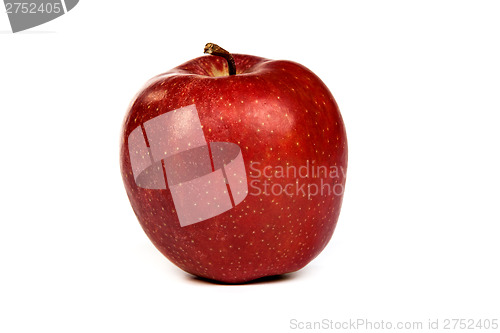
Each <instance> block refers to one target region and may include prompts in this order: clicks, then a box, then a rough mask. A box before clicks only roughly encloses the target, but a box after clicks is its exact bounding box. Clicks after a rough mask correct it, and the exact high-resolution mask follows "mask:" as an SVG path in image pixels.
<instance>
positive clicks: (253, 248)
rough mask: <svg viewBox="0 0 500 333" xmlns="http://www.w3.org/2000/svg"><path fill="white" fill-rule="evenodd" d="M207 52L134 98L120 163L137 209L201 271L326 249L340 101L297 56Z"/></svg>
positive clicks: (337, 162) (229, 276) (337, 174)
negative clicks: (280, 57)
mask: <svg viewBox="0 0 500 333" xmlns="http://www.w3.org/2000/svg"><path fill="white" fill-rule="evenodd" d="M205 51H206V53H211V55H206V56H203V57H199V58H196V59H193V60H191V61H188V62H186V63H184V64H182V65H180V66H178V67H176V68H174V69H172V70H170V71H168V72H166V73H164V74H161V75H158V76H156V77H154V78H153V79H151V80H150V81H149V82H147V83H146V85H145V86H144V88H143V89H142V90H141V91H140V92H139V93H138V94H137V96H136V97H135V99H134V100H133V102H132V103H131V106H130V108H129V110H128V113H127V115H126V117H125V121H124V124H123V130H122V134H121V148H120V163H121V171H122V176H123V181H124V183H125V189H126V192H127V195H128V197H129V199H130V203H131V205H132V208H133V210H134V212H135V214H136V216H137V218H138V219H139V222H140V224H141V225H142V227H143V229H144V231H145V232H146V234H147V236H148V237H149V238H150V239H151V241H152V242H153V244H154V245H155V246H156V247H157V248H158V250H160V251H161V252H162V253H163V254H164V255H165V256H166V257H167V258H168V259H170V260H171V261H172V262H173V263H174V264H175V265H177V266H178V267H180V268H181V269H183V270H185V271H186V272H189V273H191V274H194V275H196V276H199V277H203V278H206V279H210V280H215V281H221V282H226V283H242V282H247V281H251V280H254V279H257V278H261V277H265V276H274V275H280V274H284V273H289V272H293V271H297V270H299V269H301V268H302V267H304V266H305V265H306V264H308V263H309V262H310V261H311V260H312V259H314V258H315V257H316V256H317V255H318V254H319V253H320V252H321V251H322V250H323V249H324V248H325V246H326V245H327V243H328V242H329V240H330V238H331V237H332V234H333V231H334V229H335V226H336V224H337V219H338V216H339V212H340V207H341V204H342V196H343V190H344V185H345V171H346V167H347V141H346V133H345V128H344V123H343V121H342V117H341V115H340V112H339V109H338V106H337V104H336V102H335V100H334V98H333V96H332V94H331V93H330V91H329V90H328V88H327V87H326V86H325V84H324V83H323V82H322V81H321V80H320V79H319V78H318V77H317V76H316V75H315V74H314V73H312V72H311V71H310V70H308V69H307V68H305V67H304V66H302V65H300V64H297V63H294V62H291V61H282V60H279V61H274V60H268V59H264V58H260V57H255V56H250V55H240V54H234V55H230V54H229V53H227V52H226V51H225V50H223V49H221V48H219V47H218V46H216V45H215V44H207V48H206V50H205ZM230 74H231V75H230Z"/></svg>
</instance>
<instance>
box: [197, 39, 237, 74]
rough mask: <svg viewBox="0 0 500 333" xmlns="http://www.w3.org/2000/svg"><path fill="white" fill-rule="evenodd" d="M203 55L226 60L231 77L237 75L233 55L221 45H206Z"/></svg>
mask: <svg viewBox="0 0 500 333" xmlns="http://www.w3.org/2000/svg"><path fill="white" fill-rule="evenodd" d="M203 53H207V54H211V55H215V56H219V57H223V58H224V59H226V60H227V66H228V67H229V75H235V74H236V64H235V63H234V58H233V55H232V54H231V53H229V52H227V51H226V50H224V49H223V48H222V47H220V46H219V45H217V44H214V43H207V45H205V50H204V51H203Z"/></svg>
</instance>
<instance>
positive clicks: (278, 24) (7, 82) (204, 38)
mask: <svg viewBox="0 0 500 333" xmlns="http://www.w3.org/2000/svg"><path fill="white" fill-rule="evenodd" d="M499 15H500V3H499V2H498V1H411V2H410V1H301V2H294V1H276V2H272V1H246V2H238V1H225V2H216V1H199V2H189V1H182V2H181V1H175V2H174V1H152V0H142V1H91V0H83V1H80V3H79V4H78V5H77V6H76V7H75V8H74V9H73V10H72V11H70V12H69V13H68V14H67V15H65V16H63V17H60V18H58V19H56V20H54V21H52V22H49V23H47V24H45V25H42V26H39V27H36V28H33V29H31V30H29V31H26V32H24V33H18V34H12V33H11V32H10V31H9V30H10V27H9V24H8V19H7V16H6V14H4V13H3V10H2V13H0V32H1V33H0V50H1V53H0V115H1V117H0V124H1V129H0V142H1V146H0V147H1V163H0V175H1V179H2V181H1V183H0V195H1V198H0V199H1V200H0V205H1V209H0V214H1V215H0V221H1V222H0V331H1V332H8V333H10V332H273V333H274V332H291V331H299V330H298V329H295V330H293V329H292V328H291V325H290V320H292V319H296V320H298V321H301V322H307V321H320V320H323V319H329V320H333V321H348V320H349V319H351V320H355V319H358V318H360V319H367V320H371V321H373V322H380V321H381V320H384V321H386V322H387V321H392V322H394V323H395V322H397V321H422V322H423V323H424V327H426V325H427V322H428V319H433V320H435V319H440V320H441V322H440V323H441V324H442V323H443V321H444V320H445V319H447V318H464V319H486V318H488V319H493V318H499V317H500V287H499V281H500V272H499V259H498V257H499V253H500V244H499V234H500V213H499V206H500V205H499V199H500V195H499V188H500V177H499V170H500V158H499V151H500V149H499V144H500V131H499V128H500V116H499V114H500V100H499V95H500V36H499V35H500V19H499ZM206 42H215V43H218V44H220V45H221V46H223V47H224V48H226V49H228V50H230V51H232V52H236V53H247V54H253V55H258V56H262V57H268V58H272V59H289V60H294V61H297V62H300V63H302V64H303V65H305V66H307V67H309V68H310V69H311V70H313V71H314V72H315V73H316V74H318V75H319V76H320V77H321V78H322V79H323V81H324V82H325V83H326V84H327V85H328V86H329V88H330V90H331V91H332V93H333V95H334V96H335V98H336V99H337V102H338V104H339V106H340V108H341V111H342V114H343V116H344V120H345V123H346V127H347V133H348V140H349V154H350V155H349V171H348V177H347V189H346V193H345V199H344V205H343V209H342V213H341V216H340V219H339V223H338V227H337V230H336V232H335V234H334V237H333V239H332V241H331V242H330V244H329V246H328V247H327V248H326V249H325V250H324V252H323V253H322V254H321V255H320V256H319V257H318V258H317V259H315V260H314V261H313V262H312V263H311V264H310V265H309V266H307V267H306V268H305V269H303V270H302V271H300V272H298V273H296V274H292V275H291V276H290V277H289V278H288V279H285V280H281V281H275V282H269V283H259V284H250V285H243V286H224V285H213V284H210V283H206V282H201V281H198V280H195V279H193V278H192V277H190V276H189V275H187V274H185V273H184V272H182V271H181V270H179V269H178V268H176V267H175V266H174V265H173V264H171V263H170V262H169V261H168V260H167V259H165V258H164V257H163V256H162V255H161V254H160V253H159V252H158V251H157V250H156V249H155V248H154V247H153V245H152V244H151V243H150V242H149V240H148V239H147V237H146V236H145V234H144V232H143V231H142V229H141V227H140V225H139V223H138V222H137V220H136V217H135V215H134V214H133V212H132V209H131V208H130V205H129V203H128V199H127V197H126V194H125V191H124V188H123V185H122V181H121V175H120V170H119V163H118V146H119V132H120V126H121V123H122V120H123V117H124V115H125V112H126V109H127V106H128V104H129V102H130V101H131V99H132V97H133V96H134V94H135V93H136V92H137V91H138V90H139V89H140V88H141V86H142V85H143V83H144V82H145V81H146V80H147V79H149V78H150V77H152V76H154V75H156V74H159V73H161V72H163V71H166V70H168V69H170V68H172V67H175V66H177V65H179V64H181V63H183V62H185V61H187V60H189V59H191V58H194V57H197V56H200V55H202V50H203V46H204V44H205V43H206ZM324 331H327V330H324ZM346 331H347V330H346ZM379 331H380V330H379ZM448 331H449V330H448ZM490 331H491V330H490ZM497 331H498V330H497Z"/></svg>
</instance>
